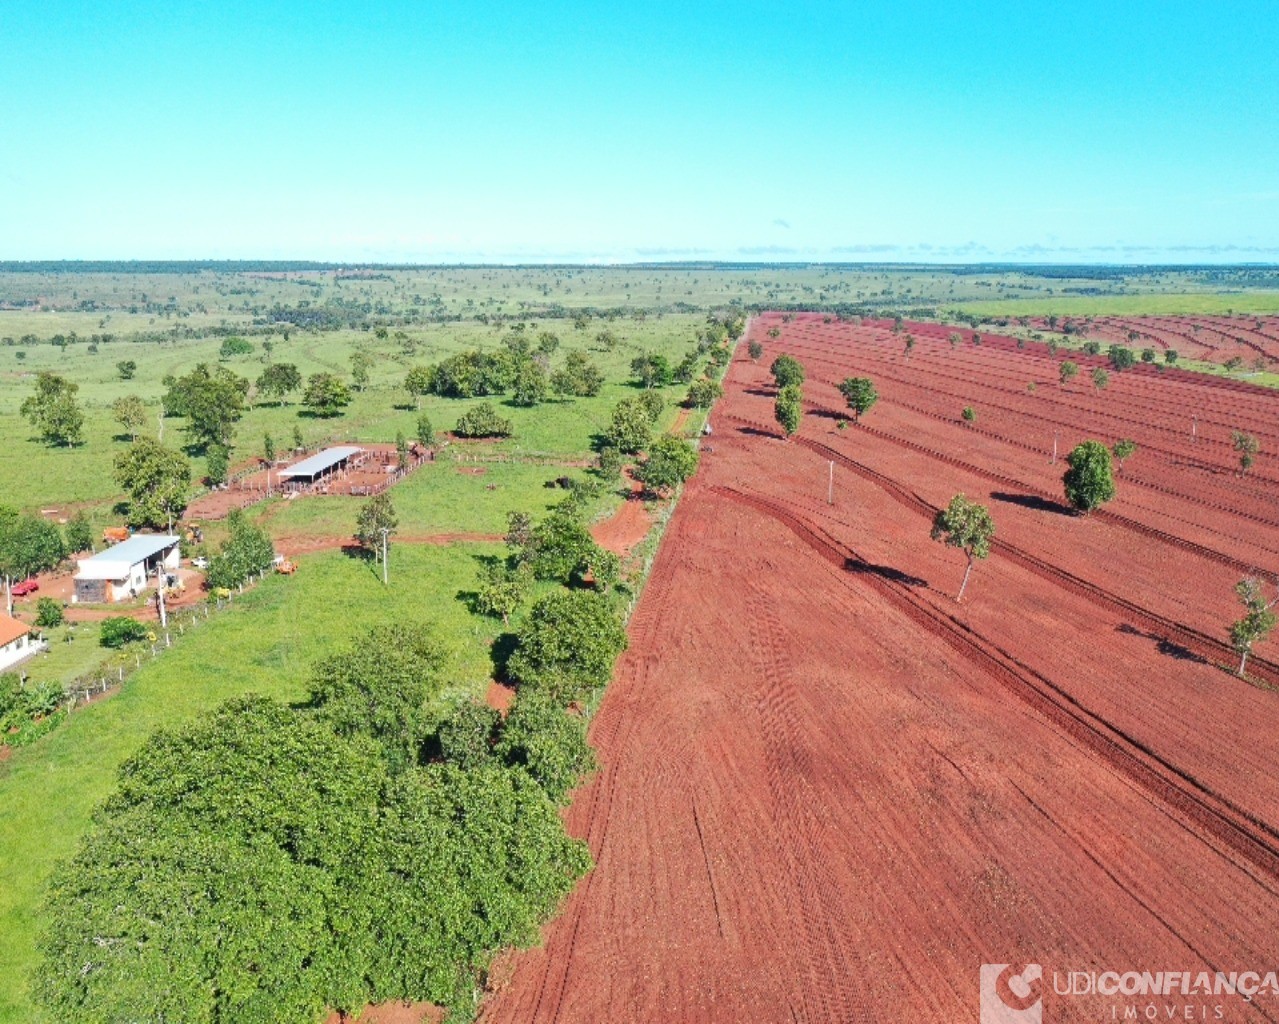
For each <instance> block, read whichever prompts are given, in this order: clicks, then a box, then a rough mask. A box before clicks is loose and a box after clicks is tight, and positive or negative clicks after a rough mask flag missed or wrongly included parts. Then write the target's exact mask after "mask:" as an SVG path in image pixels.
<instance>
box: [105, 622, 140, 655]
mask: <svg viewBox="0 0 1279 1024" xmlns="http://www.w3.org/2000/svg"><path fill="white" fill-rule="evenodd" d="M146 635H147V627H146V626H144V625H143V624H142V623H141V622H139V621H138V620H137V619H131V618H129V617H128V616H127V615H117V616H112V617H111V618H107V619H103V620H102V622H101V623H100V624H99V626H98V643H100V644H101V645H102V646H103V647H111V648H115V649H117V650H118V649H119V648H121V647H123V646H125V644H131V643H135V642H137V641H138V640H144V639H146Z"/></svg>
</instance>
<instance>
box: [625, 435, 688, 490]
mask: <svg viewBox="0 0 1279 1024" xmlns="http://www.w3.org/2000/svg"><path fill="white" fill-rule="evenodd" d="M696 469H697V450H696V449H695V448H694V447H693V446H692V445H691V444H689V443H688V442H687V441H685V440H684V439H683V438H679V437H675V436H674V435H672V434H663V435H662V436H661V437H659V438H658V439H657V440H656V441H654V442H653V443H652V445H650V446H649V449H648V457H647V458H646V459H644V461H643V462H641V463H640V464H639V465H638V466H636V468H635V477H636V479H638V480H639V481H640V482H641V483H642V484H643V485H644V487H645V489H646V490H648V491H649V492H651V493H652V494H663V493H666V492H669V491H673V490H674V489H675V488H676V487H678V486H679V485H680V484H682V483H683V482H684V481H685V480H687V479H688V478H689V477H690V476H692V475H693V472H694V471H695V470H696Z"/></svg>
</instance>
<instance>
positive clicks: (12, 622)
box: [0, 612, 46, 672]
mask: <svg viewBox="0 0 1279 1024" xmlns="http://www.w3.org/2000/svg"><path fill="white" fill-rule="evenodd" d="M45 646H46V645H45V644H44V643H43V642H42V641H39V640H37V639H36V638H35V637H34V636H32V635H31V627H30V626H28V625H27V624H26V623H25V622H19V621H18V620H17V619H15V618H13V617H12V616H10V615H6V614H5V613H4V612H0V672H6V671H8V670H9V669H11V668H12V667H13V666H14V665H16V664H18V662H20V661H24V660H26V659H27V658H29V657H31V655H33V654H35V653H36V652H37V651H43V650H44V649H45Z"/></svg>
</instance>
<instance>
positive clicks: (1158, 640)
mask: <svg viewBox="0 0 1279 1024" xmlns="http://www.w3.org/2000/svg"><path fill="white" fill-rule="evenodd" d="M1115 632H1116V633H1123V634H1125V635H1127V636H1137V637H1141V638H1143V639H1145V640H1153V641H1154V642H1155V649H1156V650H1158V651H1159V653H1160V654H1163V655H1165V656H1166V657H1169V658H1176V659H1177V660H1178V661H1191V662H1194V663H1195V664H1196V665H1207V664H1208V659H1207V658H1205V657H1202V656H1201V655H1198V654H1196V653H1195V652H1194V651H1192V650H1191V649H1190V648H1188V647H1183V646H1182V645H1181V644H1178V643H1174V642H1173V641H1171V640H1169V639H1168V638H1167V637H1165V636H1160V635H1159V634H1158V633H1147V632H1146V631H1144V630H1141V629H1138V628H1137V627H1136V626H1130V625H1129V624H1128V623H1126V622H1121V623H1120V624H1119V625H1118V626H1116V627H1115Z"/></svg>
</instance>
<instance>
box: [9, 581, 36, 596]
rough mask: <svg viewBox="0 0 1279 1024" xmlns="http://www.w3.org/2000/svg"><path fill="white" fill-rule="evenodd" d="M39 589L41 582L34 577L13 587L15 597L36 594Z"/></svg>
mask: <svg viewBox="0 0 1279 1024" xmlns="http://www.w3.org/2000/svg"><path fill="white" fill-rule="evenodd" d="M39 589H40V581H39V580H37V579H36V578H35V577H34V576H32V577H31V579H29V580H23V581H22V582H21V583H15V584H14V585H13V596H14V597H26V596H27V595H28V594H34V593H35V592H36V591H37V590H39Z"/></svg>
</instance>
